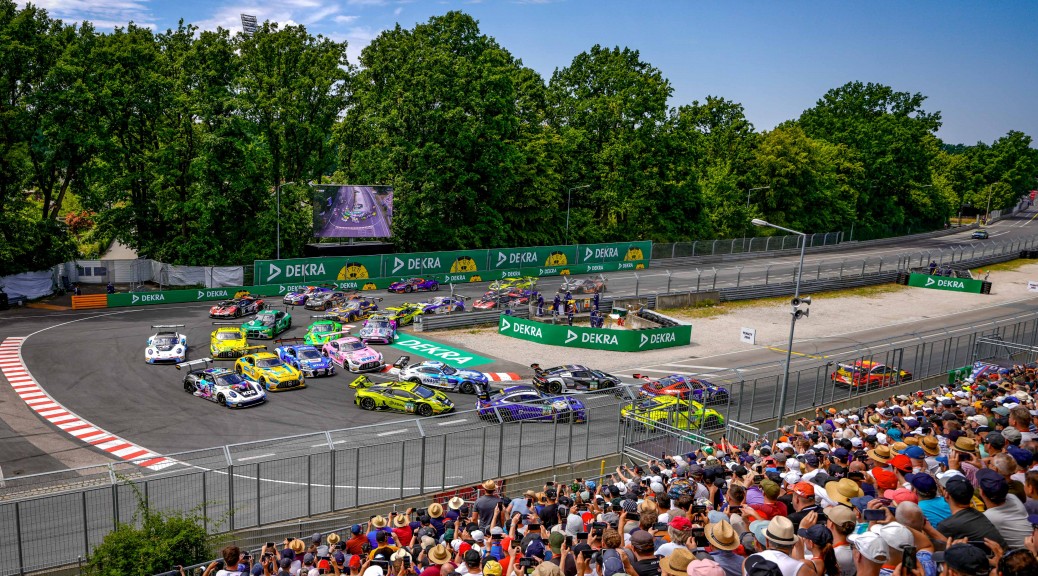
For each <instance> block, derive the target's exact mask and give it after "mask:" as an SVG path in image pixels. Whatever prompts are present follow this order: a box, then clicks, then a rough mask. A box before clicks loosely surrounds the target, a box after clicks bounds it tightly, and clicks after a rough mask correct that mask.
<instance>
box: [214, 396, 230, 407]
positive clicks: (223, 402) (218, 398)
mask: <svg viewBox="0 0 1038 576" xmlns="http://www.w3.org/2000/svg"><path fill="white" fill-rule="evenodd" d="M216 403H217V404H219V405H220V406H223V407H224V408H230V406H228V405H227V399H226V398H224V397H223V394H217V395H216Z"/></svg>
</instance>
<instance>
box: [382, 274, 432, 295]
mask: <svg viewBox="0 0 1038 576" xmlns="http://www.w3.org/2000/svg"><path fill="white" fill-rule="evenodd" d="M439 289H440V283H439V282H437V281H436V280H433V279H432V278H408V279H406V280H401V281H399V282H393V283H392V284H390V285H389V291H390V292H396V293H397V294H399V293H402V292H408V293H410V292H435V291H437V290H439Z"/></svg>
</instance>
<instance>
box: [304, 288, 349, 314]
mask: <svg viewBox="0 0 1038 576" xmlns="http://www.w3.org/2000/svg"><path fill="white" fill-rule="evenodd" d="M356 297H357V293H356V292H339V291H336V290H329V291H327V292H314V293H313V294H311V295H310V297H309V298H307V299H306V303H305V304H303V307H304V308H306V309H307V310H328V309H329V308H333V307H336V306H341V305H342V304H343V303H345V302H346V301H347V300H350V299H352V298H356Z"/></svg>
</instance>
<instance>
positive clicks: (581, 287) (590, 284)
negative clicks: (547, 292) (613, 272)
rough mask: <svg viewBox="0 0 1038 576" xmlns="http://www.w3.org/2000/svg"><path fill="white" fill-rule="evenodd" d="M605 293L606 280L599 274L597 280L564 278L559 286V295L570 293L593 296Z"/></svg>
mask: <svg viewBox="0 0 1038 576" xmlns="http://www.w3.org/2000/svg"><path fill="white" fill-rule="evenodd" d="M605 291H606V279H605V276H602V275H601V274H599V275H598V278H581V279H575V278H566V281H565V282H563V283H562V286H559V294H563V293H566V292H570V293H573V294H595V293H598V292H605Z"/></svg>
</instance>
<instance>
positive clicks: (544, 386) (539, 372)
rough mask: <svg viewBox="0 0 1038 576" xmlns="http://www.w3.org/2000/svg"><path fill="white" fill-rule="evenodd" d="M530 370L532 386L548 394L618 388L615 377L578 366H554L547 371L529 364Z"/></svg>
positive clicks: (536, 365) (618, 381)
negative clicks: (531, 371)
mask: <svg viewBox="0 0 1038 576" xmlns="http://www.w3.org/2000/svg"><path fill="white" fill-rule="evenodd" d="M530 368H533V371H534V377H533V385H534V386H536V387H537V389H538V390H543V391H545V392H548V393H550V394H564V393H567V392H596V391H598V390H605V389H607V388H614V389H615V388H616V387H617V386H620V379H619V378H617V377H616V376H613V375H612V374H606V373H605V372H602V371H601V370H593V369H591V368H588V367H586V366H581V365H579V364H571V365H566V366H556V367H555V368H548V369H547V370H545V369H542V368H541V367H540V365H538V364H531V365H530Z"/></svg>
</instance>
